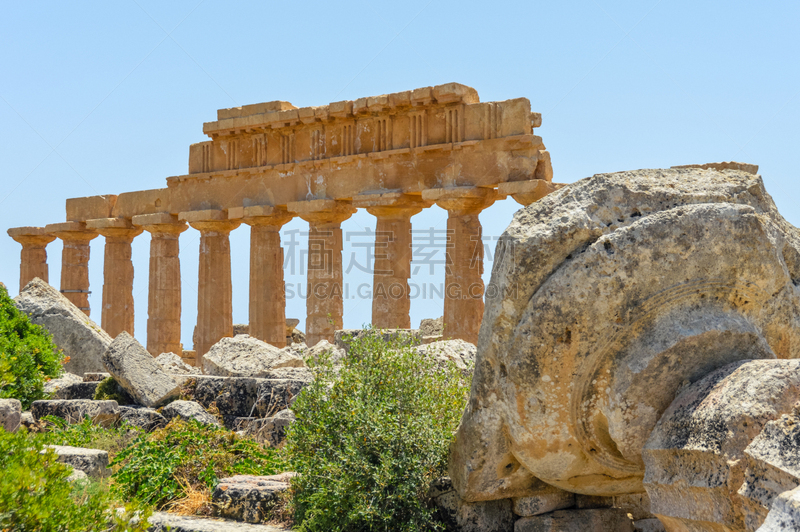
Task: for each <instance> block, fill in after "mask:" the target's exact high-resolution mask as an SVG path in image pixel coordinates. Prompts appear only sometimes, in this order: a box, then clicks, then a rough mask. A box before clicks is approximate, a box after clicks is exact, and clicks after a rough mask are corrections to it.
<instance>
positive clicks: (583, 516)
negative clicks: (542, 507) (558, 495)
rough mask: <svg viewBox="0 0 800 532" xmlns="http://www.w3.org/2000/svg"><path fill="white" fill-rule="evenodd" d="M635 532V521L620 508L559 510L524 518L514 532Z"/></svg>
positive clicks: (515, 525)
mask: <svg viewBox="0 0 800 532" xmlns="http://www.w3.org/2000/svg"><path fill="white" fill-rule="evenodd" d="M595 531H596V532H606V531H608V532H611V531H613V532H633V531H634V529H633V521H632V520H631V518H629V517H628V515H627V514H626V513H625V512H624V511H622V510H620V509H618V508H599V509H592V510H558V511H556V512H553V513H549V514H544V515H537V516H533V517H523V518H521V519H519V520H517V522H516V523H514V532H595Z"/></svg>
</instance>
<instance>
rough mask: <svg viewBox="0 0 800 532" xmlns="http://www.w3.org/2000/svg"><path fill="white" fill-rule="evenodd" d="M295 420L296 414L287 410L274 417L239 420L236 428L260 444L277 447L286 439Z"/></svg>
mask: <svg viewBox="0 0 800 532" xmlns="http://www.w3.org/2000/svg"><path fill="white" fill-rule="evenodd" d="M295 420H296V417H295V415H294V413H293V412H292V411H291V410H289V409H288V408H286V409H284V410H281V411H280V412H278V413H277V414H275V415H274V416H272V417H265V418H249V417H248V418H239V419H238V421H237V424H236V426H235V428H236V430H240V431H242V432H243V433H244V435H245V436H249V437H251V438H253V439H254V440H256V441H257V442H259V443H263V444H265V445H268V446H270V447H277V446H279V445H280V444H282V443H283V441H284V440H285V439H286V428H287V427H288V426H289V425H291V424H292V423H294V422H295Z"/></svg>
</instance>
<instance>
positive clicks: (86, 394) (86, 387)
mask: <svg viewBox="0 0 800 532" xmlns="http://www.w3.org/2000/svg"><path fill="white" fill-rule="evenodd" d="M99 384H100V383H99V382H73V383H70V384H67V385H65V386H61V387H60V388H58V390H56V392H55V393H54V394H53V399H94V393H95V391H97V386H98V385H99Z"/></svg>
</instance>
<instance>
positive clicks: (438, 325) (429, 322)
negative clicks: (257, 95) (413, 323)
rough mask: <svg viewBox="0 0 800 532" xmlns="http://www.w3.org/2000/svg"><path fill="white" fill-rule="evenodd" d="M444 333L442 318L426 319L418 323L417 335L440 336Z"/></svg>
mask: <svg viewBox="0 0 800 532" xmlns="http://www.w3.org/2000/svg"><path fill="white" fill-rule="evenodd" d="M443 333H444V316H439V317H438V318H435V319H434V318H427V319H424V320H422V321H420V322H419V335H420V336H421V337H423V338H424V337H425V336H441V335H442V334H443Z"/></svg>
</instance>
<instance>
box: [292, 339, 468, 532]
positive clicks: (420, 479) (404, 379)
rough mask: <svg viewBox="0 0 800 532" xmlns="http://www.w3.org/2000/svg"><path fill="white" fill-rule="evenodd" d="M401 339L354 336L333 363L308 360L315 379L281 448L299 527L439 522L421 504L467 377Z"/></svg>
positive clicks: (439, 469)
mask: <svg viewBox="0 0 800 532" xmlns="http://www.w3.org/2000/svg"><path fill="white" fill-rule="evenodd" d="M405 343H407V342H406V341H405V340H403V339H393V340H392V339H390V340H388V341H386V340H383V339H382V338H381V337H380V335H377V334H362V335H360V336H359V337H358V338H355V339H352V341H351V346H350V353H349V355H348V356H347V357H346V358H345V359H344V360H343V364H344V365H343V366H342V367H340V368H337V367H335V366H334V365H333V363H332V361H331V360H330V358H329V357H321V358H320V361H319V362H318V363H316V364H313V363H312V371H313V372H314V374H315V379H314V382H313V383H312V384H310V385H309V386H308V387H306V388H305V389H304V390H303V392H302V393H301V394H300V395H299V396H298V397H297V400H296V401H295V403H294V406H293V407H292V409H293V411H294V413H295V415H296V416H297V421H296V422H295V423H294V424H293V425H291V426H290V427H289V429H288V430H287V443H286V447H285V448H284V451H285V452H286V453H287V458H288V459H289V460H290V461H291V463H292V465H293V466H294V469H295V471H297V472H298V473H299V476H298V477H297V478H295V479H294V480H293V489H294V490H295V494H294V500H293V504H294V507H295V521H296V523H297V524H298V525H299V527H300V530H305V531H309V532H316V531H329V530H386V531H389V530H391V531H398V530H402V531H416V530H434V529H437V528H440V524H439V523H436V522H435V520H434V518H433V511H432V509H431V508H430V507H429V504H428V501H427V500H426V493H427V489H428V486H429V484H430V482H431V481H432V480H434V479H435V478H438V477H441V476H443V475H445V474H446V473H445V470H446V465H447V453H448V446H449V443H450V440H451V438H452V435H453V432H454V431H455V429H456V428H457V426H458V422H459V419H460V417H461V412H462V410H463V408H464V406H465V404H466V400H467V398H468V394H469V385H470V383H469V380H471V379H470V377H468V376H464V375H463V374H462V373H461V372H460V371H459V370H458V368H456V367H455V365H453V364H447V365H445V367H444V368H440V369H437V363H436V361H435V360H433V359H431V358H426V357H422V356H420V354H419V353H418V352H417V351H415V350H414V349H413V346H409V345H403V344H405Z"/></svg>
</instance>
